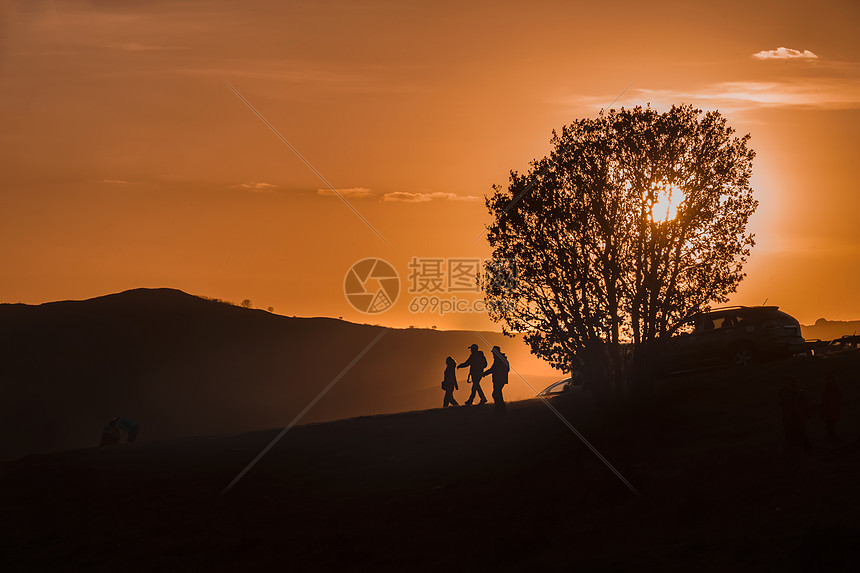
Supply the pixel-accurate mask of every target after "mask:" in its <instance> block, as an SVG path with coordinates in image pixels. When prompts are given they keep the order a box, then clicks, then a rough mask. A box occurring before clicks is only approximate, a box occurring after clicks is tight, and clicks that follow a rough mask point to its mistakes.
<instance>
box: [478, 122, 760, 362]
mask: <svg viewBox="0 0 860 573" xmlns="http://www.w3.org/2000/svg"><path fill="white" fill-rule="evenodd" d="M734 133H735V131H734V130H733V129H732V128H731V127H729V126H728V125H727V122H726V119H725V117H723V116H722V115H721V114H720V113H719V112H718V111H709V112H706V113H703V112H702V111H701V110H698V109H695V108H694V107H692V106H690V105H682V106H673V107H672V108H671V109H670V110H669V111H667V112H665V113H659V112H657V111H655V110H654V109H652V108H650V106H649V107H644V108H643V107H636V108H633V109H623V108H622V109H621V110H609V111H608V112H601V113H600V115H599V116H598V117H596V118H590V119H588V118H587V119H580V120H577V121H574V122H573V123H572V124H570V125H568V126H565V127H563V128H562V130H561V132H560V133H558V132H555V131H554V132H553V137H552V140H551V143H552V151H551V152H550V155H549V156H547V157H544V158H542V159H538V160H535V161H532V162H531V164H530V168H529V170H528V172H527V173H522V174H521V173H517V172H515V171H512V172H511V174H510V181H509V184H508V186H507V187H506V188H505V187H501V186H494V187H493V193H492V194H491V195H490V196H489V197H487V199H486V205H487V208H488V210H489V211H490V213H491V214H492V215H493V216H494V222H493V223H492V224H491V225H490V227H489V229H488V233H487V237H488V240H489V243H490V246H491V247H492V249H493V257H494V259H496V260H511V261H515V262H516V268H517V274H518V277H517V282H516V284H515V285H510V284H509V283H507V282H505V281H499V280H494V276H495V275H496V274H497V273H498V272H500V271H499V266H498V265H492V264H490V265H487V266H486V267H485V273H484V280H483V287H484V294H485V298H486V300H487V303H488V305H487V306H488V308H489V312H490V316H491V318H493V319H494V320H496V321H500V322H501V323H502V326H503V329H504V330H505V331H506V332H522V333H524V335H525V339H526V341H527V342H528V343H529V345H530V346H531V349H532V352H533V353H535V354H536V355H538V356H541V357H542V358H544V359H546V360H548V361H549V362H550V363H551V364H552V365H553V366H555V367H557V368H561V369H563V370H564V371H568V372H569V371H571V370H573V369H574V368H575V367H576V364H577V363H579V362H581V361H582V360H583V357H587V356H588V350H589V349H592V350H593V349H594V348H595V347H598V346H603V347H604V348H617V347H618V346H619V344H620V343H622V342H632V343H645V342H648V341H652V340H654V339H657V338H660V337H665V336H667V335H670V334H672V333H673V332H675V331H676V330H677V329H678V328H679V326H680V325H681V324H682V322H683V321H684V319H685V318H688V317H689V316H690V315H692V314H693V313H695V312H696V311H699V310H701V309H704V308H707V307H708V306H709V305H711V304H713V303H721V302H725V301H727V300H728V297H729V295H730V294H731V293H733V292H735V291H736V289H737V286H738V284H739V283H740V281H741V280H742V279H743V277H744V276H745V275H744V273H743V266H744V264H745V263H746V261H747V257H748V256H749V253H750V248H751V247H752V246H753V245H754V244H755V243H754V237H753V235H752V234H748V233H747V231H746V227H747V222H748V221H749V218H750V216H751V215H752V214H753V212H754V211H755V209H756V207H757V205H758V203H757V201H755V200H754V199H753V190H752V188H751V187H750V176H751V174H752V161H753V158H754V156H755V152H754V151H753V150H751V149H749V148H748V147H747V142H748V140H749V135H746V136H743V137H736V136H734ZM607 343H608V344H607Z"/></svg>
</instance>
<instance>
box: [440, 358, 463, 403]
mask: <svg viewBox="0 0 860 573" xmlns="http://www.w3.org/2000/svg"><path fill="white" fill-rule="evenodd" d="M456 366H457V363H456V362H455V361H454V359H453V358H451V357H450V356H449V357H448V358H446V359H445V374H444V375H443V378H442V390H444V391H445V397H444V398H443V399H442V407H443V408H447V407H448V405H449V404H450V405H451V406H459V405H460V404H458V403H457V400H455V399H454V390H459V389H460V388H459V387H458V386H457V368H456Z"/></svg>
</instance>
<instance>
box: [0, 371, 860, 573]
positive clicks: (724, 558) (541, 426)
mask: <svg viewBox="0 0 860 573" xmlns="http://www.w3.org/2000/svg"><path fill="white" fill-rule="evenodd" d="M824 364H826V365H827V367H829V368H835V369H836V370H837V371H839V372H840V375H841V380H842V387H843V391H844V394H845V401H844V409H845V413H844V416H843V419H842V420H841V422H840V425H839V436H838V441H837V444H836V445H835V446H831V445H829V444H827V441H826V439H825V433H824V426H823V423H822V422H821V420H820V419H819V417H818V416H817V414H816V413H813V415H812V416H811V418H810V420H809V422H808V428H809V434H810V437H811V441H812V444H813V452H812V453H811V454H810V455H807V454H805V453H803V452H800V451H792V450H790V449H788V448H787V447H786V446H785V445H784V444H783V442H782V430H781V418H780V411H779V407H778V404H777V395H778V389H779V384H780V379H781V377H783V376H784V375H786V374H788V373H790V374H793V375H795V376H798V377H799V378H800V379H801V380H802V381H803V385H804V387H805V388H806V390H807V393H808V395H809V398H810V401H811V402H812V403H813V404H815V403H816V402H818V401H819V400H820V390H821V381H820V380H819V379H818V377H817V376H818V373H819V372H820V370H821V368H822V362H814V361H813V360H812V359H795V360H792V361H789V362H782V363H778V364H769V365H757V366H754V367H752V368H749V369H746V370H743V371H734V370H721V371H715V372H711V373H707V374H701V375H697V376H688V377H683V378H676V379H672V380H668V381H664V382H663V383H661V385H660V387H659V388H658V390H659V391H658V393H657V395H656V397H655V398H654V399H653V400H652V402H651V403H650V404H648V405H647V406H644V407H640V408H639V409H637V410H636V411H634V412H626V413H623V412H620V411H613V412H605V411H604V412H602V413H599V412H598V411H597V410H596V409H595V407H594V405H593V404H592V402H591V400H590V399H589V398H588V396H586V395H581V396H575V397H572V398H568V397H560V398H557V399H554V401H553V402H552V403H553V405H555V406H556V407H557V408H558V409H559V410H560V411H561V412H562V413H563V414H564V415H565V416H566V417H567V418H568V419H569V420H570V422H571V423H572V424H573V425H574V426H575V427H576V428H577V429H578V430H579V431H581V432H582V434H583V435H584V436H585V437H587V438H588V439H589V440H590V441H591V442H592V443H593V445H594V446H595V447H596V448H597V449H598V450H599V451H600V452H601V453H602V454H603V455H604V456H605V457H606V458H607V459H608V460H609V461H610V462H611V463H612V464H614V465H615V467H616V468H617V469H618V470H619V471H620V472H621V474H623V476H624V477H625V478H626V479H627V480H629V481H630V482H631V483H632V485H633V486H634V487H635V488H636V489H637V490H638V492H639V494H640V495H637V494H635V493H633V492H632V491H631V490H630V489H628V488H627V487H626V486H625V485H624V484H623V483H622V481H621V480H619V479H618V478H617V477H616V476H615V475H614V474H613V473H612V472H611V471H610V470H609V469H607V467H606V466H604V465H603V464H602V463H601V462H600V461H599V459H598V458H597V457H596V456H595V455H594V454H593V453H592V452H591V451H589V450H588V449H587V448H586V447H585V446H584V445H583V444H582V442H580V440H579V439H578V438H577V437H576V436H575V435H574V433H573V432H571V431H570V430H569V429H568V428H567V427H566V426H565V425H564V424H562V423H561V422H560V421H559V420H558V419H557V418H556V417H555V416H554V415H553V414H552V412H550V410H549V409H548V408H547V407H546V406H545V405H544V404H542V403H541V402H539V401H537V400H531V401H525V402H519V403H515V404H512V405H511V406H510V411H509V414H508V416H507V417H505V418H504V419H498V418H496V417H494V416H493V412H492V408H491V407H490V406H484V407H472V408H457V409H448V410H429V411H423V412H411V413H405V414H397V415H389V416H375V417H367V418H357V419H351V420H345V421H341V422H333V423H327V424H318V425H310V426H304V427H299V428H295V429H293V430H292V431H290V432H289V433H288V434H287V435H286V436H285V437H284V438H283V439H282V440H281V441H280V442H279V443H278V444H277V445H276V446H275V447H273V448H272V449H271V450H270V451H269V452H268V454H267V455H266V456H265V457H264V458H263V459H262V460H261V461H260V462H259V463H258V464H257V465H256V466H255V467H254V468H253V469H252V470H250V471H249V472H248V473H247V474H246V475H245V476H244V478H243V479H242V480H241V481H240V482H239V483H238V485H236V487H235V488H233V489H232V490H231V491H229V493H227V494H226V495H225V496H223V497H219V493H220V492H221V491H222V490H223V489H224V488H225V486H226V485H227V484H228V483H230V481H231V480H232V479H233V478H234V477H235V476H236V475H237V474H238V473H239V472H240V471H241V470H242V469H243V468H244V467H245V466H246V465H247V464H248V463H249V462H250V460H252V459H253V458H254V457H255V456H256V455H257V453H259V452H260V451H261V450H262V449H263V448H264V447H265V446H266V445H267V444H268V443H269V442H270V441H271V440H272V439H273V438H274V437H275V436H276V435H277V433H278V430H270V431H260V432H255V433H249V434H243V435H234V436H220V437H211V438H199V439H189V440H177V441H169V442H155V443H138V444H130V445H125V444H124V445H121V446H115V447H111V448H101V449H96V448H94V449H89V450H76V451H69V452H64V453H57V454H50V455H40V456H30V457H27V458H23V459H20V460H16V461H12V462H6V463H3V464H2V465H0V472H2V473H0V480H2V500H0V501H2V513H3V518H2V524H0V527H2V530H1V531H2V537H0V543H2V545H0V570H3V571H31V570H38V571H51V570H86V571H106V570H115V571H116V570H123V571H126V570H131V571H138V570H139V571H161V570H191V571H197V570H219V571H234V570H262V569H264V568H265V569H274V568H277V569H278V570H286V569H290V570H300V571H307V570H374V571H376V570H391V571H394V570H397V571H413V570H418V571H422V570H424V571H437V570H440V569H442V568H449V569H452V570H489V569H496V570H506V571H507V570H513V571H517V570H522V571H533V570H551V571H552V570H576V571H693V570H695V571H745V570H748V571H786V572H791V571H852V572H853V571H858V570H860V448H858V435H860V427H858V424H857V421H858V418H860V377H858V374H860V359H858V357H856V356H854V357H851V356H848V357H841V358H840V359H836V360H830V361H827V362H826V363H824ZM461 393H462V391H461ZM440 399H441V391H440ZM191 414H192V415H193V413H191ZM143 431H146V429H145V427H144V429H143Z"/></svg>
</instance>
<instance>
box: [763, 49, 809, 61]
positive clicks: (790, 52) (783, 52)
mask: <svg viewBox="0 0 860 573" xmlns="http://www.w3.org/2000/svg"><path fill="white" fill-rule="evenodd" d="M752 57H753V58H755V59H757V60H807V61H810V60H817V59H818V55H816V54H814V53H813V52H810V51H809V50H803V51H802V52H801V51H800V50H795V49H792V48H786V47H784V46H780V47H779V48H777V49H775V50H762V51H761V52H756V53H755V54H753V55H752Z"/></svg>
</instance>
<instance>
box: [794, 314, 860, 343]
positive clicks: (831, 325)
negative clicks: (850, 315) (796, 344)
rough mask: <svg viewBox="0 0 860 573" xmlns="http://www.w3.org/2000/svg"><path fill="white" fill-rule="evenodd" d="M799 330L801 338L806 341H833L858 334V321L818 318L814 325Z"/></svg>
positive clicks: (859, 321) (859, 323) (859, 326)
mask: <svg viewBox="0 0 860 573" xmlns="http://www.w3.org/2000/svg"><path fill="white" fill-rule="evenodd" d="M800 330H801V332H802V333H803V337H804V338H805V339H807V340H813V339H816V338H818V339H821V340H833V339H835V338H839V337H840V336H845V335H846V334H856V333H858V332H860V320H847V321H846V320H827V319H824V318H819V319H818V320H816V321H815V324H812V325H809V326H806V325H801V326H800Z"/></svg>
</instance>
